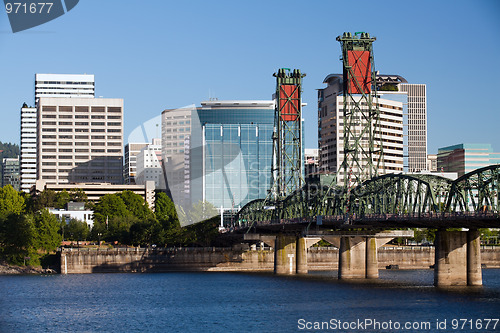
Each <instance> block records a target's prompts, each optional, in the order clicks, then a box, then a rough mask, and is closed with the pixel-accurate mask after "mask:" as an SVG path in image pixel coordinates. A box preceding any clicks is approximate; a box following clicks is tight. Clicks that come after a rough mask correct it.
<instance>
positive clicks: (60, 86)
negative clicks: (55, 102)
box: [35, 74, 95, 104]
mask: <svg viewBox="0 0 500 333" xmlns="http://www.w3.org/2000/svg"><path fill="white" fill-rule="evenodd" d="M41 97H66V98H70V97H71V98H94V97H95V81H94V75H90V74H35V104H37V103H38V99H39V98H41Z"/></svg>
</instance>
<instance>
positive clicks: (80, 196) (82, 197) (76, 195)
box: [69, 188, 89, 203]
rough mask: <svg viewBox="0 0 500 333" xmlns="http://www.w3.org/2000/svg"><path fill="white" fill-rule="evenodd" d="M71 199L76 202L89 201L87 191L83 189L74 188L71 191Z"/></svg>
mask: <svg viewBox="0 0 500 333" xmlns="http://www.w3.org/2000/svg"><path fill="white" fill-rule="evenodd" d="M69 199H70V201H74V202H85V203H86V202H88V200H89V199H88V197H87V193H85V192H84V191H83V190H82V189H79V188H78V189H73V190H71V191H70V192H69Z"/></svg>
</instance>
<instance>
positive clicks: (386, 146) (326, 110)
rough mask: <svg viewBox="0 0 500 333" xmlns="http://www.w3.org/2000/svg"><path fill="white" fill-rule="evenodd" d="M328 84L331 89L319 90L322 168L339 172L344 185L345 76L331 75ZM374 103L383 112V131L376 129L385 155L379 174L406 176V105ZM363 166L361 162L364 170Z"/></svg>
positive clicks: (389, 101) (377, 141)
mask: <svg viewBox="0 0 500 333" xmlns="http://www.w3.org/2000/svg"><path fill="white" fill-rule="evenodd" d="M324 83H326V84H327V87H326V88H323V89H319V90H318V128H319V129H318V148H319V158H320V166H319V168H320V171H321V172H323V173H337V172H338V177H337V181H338V182H339V183H342V182H343V181H344V173H343V167H342V164H343V161H344V153H343V146H344V123H343V118H344V115H343V104H344V97H343V91H342V86H343V77H342V75H341V74H330V75H328V76H327V77H326V78H325V80H324ZM355 98H356V97H355ZM374 102H375V103H378V108H379V110H380V128H375V129H374V132H375V133H377V132H379V133H380V135H378V133H377V135H376V136H375V140H374V146H382V147H383V152H384V161H383V163H382V165H380V167H379V169H378V174H386V173H400V172H403V157H404V153H403V150H404V142H403V141H404V140H403V103H402V102H401V101H397V100H394V99H385V98H378V99H377V100H374ZM362 107H366V106H362ZM363 122H364V120H363V119H360V124H361V125H363ZM360 129H361V127H360ZM360 129H355V130H360ZM361 144H362V145H364V146H366V147H367V146H368V140H362V141H361ZM363 162H364V161H361V165H362V166H363V164H364V163H363ZM351 172H357V169H356V168H354V169H353V170H351Z"/></svg>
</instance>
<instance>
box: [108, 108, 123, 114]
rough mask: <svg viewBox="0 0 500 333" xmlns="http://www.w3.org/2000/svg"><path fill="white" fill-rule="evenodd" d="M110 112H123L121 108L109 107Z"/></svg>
mask: <svg viewBox="0 0 500 333" xmlns="http://www.w3.org/2000/svg"><path fill="white" fill-rule="evenodd" d="M108 112H114V113H118V112H120V113H121V112H122V108H120V107H108Z"/></svg>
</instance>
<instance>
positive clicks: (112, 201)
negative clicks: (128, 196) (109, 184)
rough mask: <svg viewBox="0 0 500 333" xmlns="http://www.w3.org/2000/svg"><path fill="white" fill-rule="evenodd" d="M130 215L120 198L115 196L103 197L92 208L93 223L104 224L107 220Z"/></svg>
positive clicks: (107, 195)
mask: <svg viewBox="0 0 500 333" xmlns="http://www.w3.org/2000/svg"><path fill="white" fill-rule="evenodd" d="M130 215H131V214H130V212H129V210H128V209H127V206H126V205H125V203H124V202H123V200H122V198H121V197H120V196H118V195H116V194H106V195H103V196H102V197H101V199H100V200H99V202H97V203H96V204H95V206H94V223H95V222H97V223H101V224H105V223H106V220H108V222H109V219H112V218H113V217H115V216H118V217H125V216H130Z"/></svg>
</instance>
